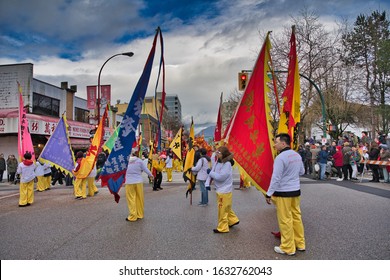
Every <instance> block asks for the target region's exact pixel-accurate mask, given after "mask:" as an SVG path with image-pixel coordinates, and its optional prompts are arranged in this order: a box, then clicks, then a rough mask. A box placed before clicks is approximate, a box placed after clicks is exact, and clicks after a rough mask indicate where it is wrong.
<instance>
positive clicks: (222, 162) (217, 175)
mask: <svg viewBox="0 0 390 280" xmlns="http://www.w3.org/2000/svg"><path fill="white" fill-rule="evenodd" d="M216 154H217V157H218V160H217V163H216V164H215V165H214V167H213V169H212V171H211V170H210V169H208V170H207V172H208V173H209V177H210V178H212V179H213V180H214V185H215V188H216V193H217V207H218V226H217V228H216V229H213V231H214V232H215V233H226V232H229V228H230V227H233V226H235V225H238V224H239V223H240V221H239V219H238V217H237V216H236V214H235V213H234V211H233V209H232V204H233V168H232V166H233V165H234V160H233V154H232V153H230V151H229V149H228V148H227V147H225V146H221V147H219V148H218V150H217V152H216Z"/></svg>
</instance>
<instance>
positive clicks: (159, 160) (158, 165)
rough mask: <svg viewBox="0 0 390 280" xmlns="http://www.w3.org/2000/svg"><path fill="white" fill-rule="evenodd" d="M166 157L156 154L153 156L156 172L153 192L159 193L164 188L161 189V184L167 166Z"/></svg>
mask: <svg viewBox="0 0 390 280" xmlns="http://www.w3.org/2000/svg"><path fill="white" fill-rule="evenodd" d="M166 158H167V156H166V155H163V154H162V155H158V154H154V155H153V161H152V166H153V168H154V170H155V172H156V174H155V176H154V181H153V191H159V190H162V189H163V188H162V187H161V182H162V171H163V170H164V166H165V161H164V159H166Z"/></svg>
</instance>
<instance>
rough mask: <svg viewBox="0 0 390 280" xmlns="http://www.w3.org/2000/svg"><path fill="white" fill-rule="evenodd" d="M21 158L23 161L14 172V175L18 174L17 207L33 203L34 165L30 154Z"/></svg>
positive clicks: (27, 153)
mask: <svg viewBox="0 0 390 280" xmlns="http://www.w3.org/2000/svg"><path fill="white" fill-rule="evenodd" d="M23 157H24V160H23V161H22V162H21V163H19V165H18V168H17V170H16V173H17V174H20V187H19V192H20V197H19V207H26V206H30V205H31V204H33V203H34V179H35V172H34V171H35V167H36V165H35V163H34V161H32V159H31V158H32V155H31V153H29V152H26V153H25V154H24V156H23Z"/></svg>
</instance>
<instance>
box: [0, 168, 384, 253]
mask: <svg viewBox="0 0 390 280" xmlns="http://www.w3.org/2000/svg"><path fill="white" fill-rule="evenodd" d="M368 180H369V178H368V177H365V178H364V179H363V181H362V182H358V183H354V182H349V181H342V182H337V181H336V180H335V179H331V180H327V181H318V180H313V179H312V178H311V177H310V176H308V177H302V179H301V183H302V197H301V209H302V217H303V223H304V226H305V235H306V249H307V250H306V251H305V252H297V254H296V255H295V256H292V257H290V256H284V255H279V254H276V253H275V252H274V251H273V247H274V246H277V245H279V240H278V239H276V238H275V237H274V236H273V235H271V231H276V230H278V226H277V221H276V211H275V208H274V206H273V205H268V204H266V203H265V199H264V196H263V195H262V194H261V193H260V192H259V191H258V190H256V188H254V187H250V188H248V189H246V190H237V189H235V190H234V192H233V209H234V211H235V212H236V214H237V216H238V217H239V219H240V224H239V225H238V226H235V227H233V228H231V229H230V232H229V233H227V234H215V233H213V229H214V228H215V227H216V225H217V207H216V201H215V191H214V190H212V191H211V192H209V200H210V203H209V206H207V207H199V206H197V204H198V202H199V199H200V192H199V188H197V190H195V191H194V193H193V197H192V205H191V204H190V197H188V198H186V196H185V192H186V184H185V183H184V182H183V179H182V174H181V173H174V177H173V182H169V183H168V182H166V174H165V173H164V176H163V184H162V187H163V188H164V189H163V190H162V191H158V192H153V191H152V187H151V185H150V184H149V183H148V182H147V178H146V176H145V184H144V190H145V218H144V219H142V220H138V221H137V222H128V221H126V220H125V218H126V217H127V212H128V210H127V204H126V197H125V192H124V188H122V189H121V191H120V195H121V199H120V201H119V203H116V202H115V201H114V197H113V195H111V194H110V193H109V191H108V190H107V188H105V187H103V188H101V187H100V185H98V187H99V193H98V194H97V195H96V196H95V197H87V199H84V200H75V199H74V197H73V195H72V193H73V187H66V186H65V185H62V186H61V185H56V186H54V187H52V188H51V190H49V191H45V192H42V193H40V192H35V201H34V204H33V205H31V206H29V207H23V208H21V207H18V199H19V193H18V186H15V185H9V184H8V183H1V184H0V259H2V260H29V259H33V260H117V259H119V260H277V259H282V260H291V259H292V260H389V259H390V219H389V213H390V203H389V202H390V184H384V183H371V182H368ZM238 184H239V176H238V174H237V171H235V174H234V185H235V188H238Z"/></svg>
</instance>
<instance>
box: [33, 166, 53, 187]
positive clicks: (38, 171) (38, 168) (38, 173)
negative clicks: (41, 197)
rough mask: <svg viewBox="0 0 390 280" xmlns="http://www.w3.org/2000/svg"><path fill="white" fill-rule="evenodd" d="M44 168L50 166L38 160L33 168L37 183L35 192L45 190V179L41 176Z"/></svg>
mask: <svg viewBox="0 0 390 280" xmlns="http://www.w3.org/2000/svg"><path fill="white" fill-rule="evenodd" d="M46 166H49V167H50V164H48V163H41V162H40V161H39V160H38V161H37V163H36V168H35V175H36V176H37V179H38V182H37V191H38V192H43V191H45V190H46V186H47V185H46V182H47V180H46V178H45V177H44V176H43V175H44V168H45V167H46Z"/></svg>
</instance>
